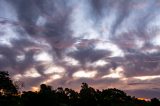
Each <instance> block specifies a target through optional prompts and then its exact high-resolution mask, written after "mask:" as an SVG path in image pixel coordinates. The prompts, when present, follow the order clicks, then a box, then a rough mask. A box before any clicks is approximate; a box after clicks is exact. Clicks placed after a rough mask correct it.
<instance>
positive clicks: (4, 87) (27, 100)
mask: <svg viewBox="0 0 160 106" xmlns="http://www.w3.org/2000/svg"><path fill="white" fill-rule="evenodd" d="M0 106H160V101H159V100H158V99H157V98H153V99H151V101H144V100H139V99H137V98H135V97H132V96H129V95H127V94H126V93H125V92H123V91H122V90H119V89H116V88H108V89H103V90H101V91H100V90H97V89H94V88H92V87H90V86H89V85H88V84H87V83H82V85H81V89H80V92H76V91H75V90H73V89H70V88H62V87H58V88H57V89H52V87H51V86H49V85H46V84H41V85H40V90H39V91H35V92H34V91H23V92H19V91H18V86H16V85H15V84H14V83H13V81H12V80H11V79H10V77H9V74H8V72H6V71H0Z"/></svg>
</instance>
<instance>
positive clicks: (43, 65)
mask: <svg viewBox="0 0 160 106" xmlns="http://www.w3.org/2000/svg"><path fill="white" fill-rule="evenodd" d="M159 10H160V0H0V70H7V71H8V72H9V73H10V75H11V78H12V79H13V80H14V81H20V82H23V83H24V88H23V90H35V89H37V87H39V85H40V84H42V83H45V84H48V85H51V86H53V88H57V87H58V86H62V87H69V88H72V89H75V90H78V89H80V85H81V83H82V82H86V83H88V84H89V85H91V86H92V87H94V88H96V89H104V88H110V87H111V88H113V87H116V88H118V89H121V90H124V91H126V92H128V94H131V95H134V96H136V97H145V98H152V97H159V98H160V11H159Z"/></svg>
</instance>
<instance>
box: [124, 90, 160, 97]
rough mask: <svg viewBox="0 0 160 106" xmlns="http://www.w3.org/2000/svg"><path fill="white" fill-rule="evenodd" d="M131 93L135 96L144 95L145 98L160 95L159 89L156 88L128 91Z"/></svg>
mask: <svg viewBox="0 0 160 106" xmlns="http://www.w3.org/2000/svg"><path fill="white" fill-rule="evenodd" d="M126 92H127V93H128V94H129V95H132V96H135V97H144V98H155V97H158V98H159V95H160V92H159V91H155V90H150V89H148V90H141V89H139V90H129V91H126Z"/></svg>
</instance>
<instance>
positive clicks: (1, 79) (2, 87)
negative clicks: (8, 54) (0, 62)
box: [0, 71, 18, 95]
mask: <svg viewBox="0 0 160 106" xmlns="http://www.w3.org/2000/svg"><path fill="white" fill-rule="evenodd" d="M0 93H1V95H12V94H17V93H18V90H17V88H16V87H15V85H14V84H13V82H12V80H11V79H10V78H9V74H8V72H6V71H0Z"/></svg>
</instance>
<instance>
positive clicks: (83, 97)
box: [79, 83, 97, 106]
mask: <svg viewBox="0 0 160 106" xmlns="http://www.w3.org/2000/svg"><path fill="white" fill-rule="evenodd" d="M79 95H80V102H81V105H83V106H97V104H96V103H97V102H96V91H95V89H94V88H92V87H89V86H88V84H87V83H82V86H81V90H80V94H79Z"/></svg>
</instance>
